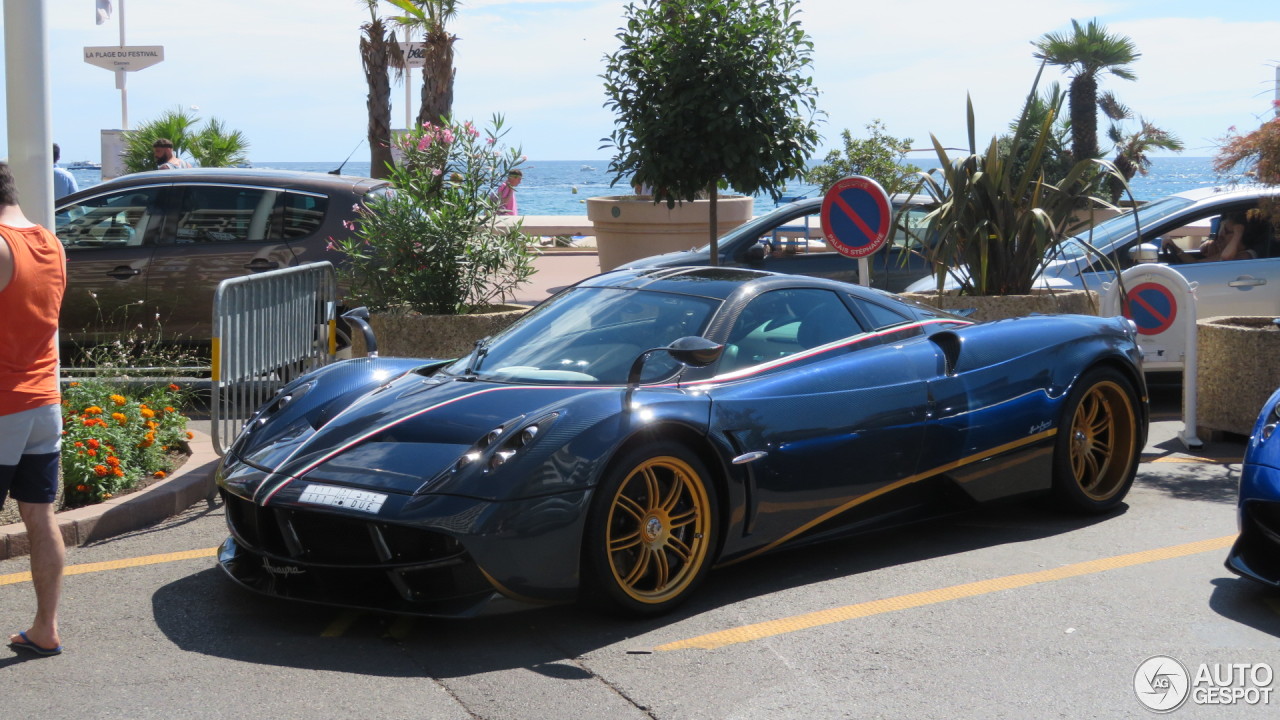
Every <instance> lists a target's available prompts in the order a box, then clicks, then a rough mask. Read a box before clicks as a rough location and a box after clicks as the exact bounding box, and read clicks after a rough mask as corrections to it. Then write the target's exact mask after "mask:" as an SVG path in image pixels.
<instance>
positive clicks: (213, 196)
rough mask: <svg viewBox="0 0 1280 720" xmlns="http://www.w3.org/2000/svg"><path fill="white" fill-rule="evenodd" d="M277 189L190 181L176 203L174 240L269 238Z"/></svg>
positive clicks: (199, 241)
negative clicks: (177, 205) (190, 183)
mask: <svg viewBox="0 0 1280 720" xmlns="http://www.w3.org/2000/svg"><path fill="white" fill-rule="evenodd" d="M283 194H284V193H283V192H282V191H280V190H266V189H263V188H252V187H234V186H229V185H190V186H187V187H186V188H184V190H183V194H182V200H181V202H180V203H179V211H178V223H177V229H176V234H175V238H176V242H177V243H178V244H179V245H183V244H189V243H228V242H245V241H253V240H272V239H277V238H273V237H272V235H274V234H275V233H273V232H272V224H271V217H272V213H273V212H274V210H275V208H276V205H277V203H279V202H280V199H281V198H280V196H281V195H283Z"/></svg>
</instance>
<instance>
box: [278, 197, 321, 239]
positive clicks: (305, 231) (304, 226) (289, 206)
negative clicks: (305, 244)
mask: <svg viewBox="0 0 1280 720" xmlns="http://www.w3.org/2000/svg"><path fill="white" fill-rule="evenodd" d="M328 208H329V198H327V197H325V196H323V195H310V194H303V193H296V192H290V193H285V195H284V237H285V238H302V237H307V236H308V235H311V234H312V233H314V232H316V231H317V230H319V229H320V226H321V225H322V224H323V223H324V214H325V212H326V211H327V210H328Z"/></svg>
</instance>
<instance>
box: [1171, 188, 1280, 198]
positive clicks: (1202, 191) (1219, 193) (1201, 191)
mask: <svg viewBox="0 0 1280 720" xmlns="http://www.w3.org/2000/svg"><path fill="white" fill-rule="evenodd" d="M1277 194H1280V188H1278V187H1271V186H1267V185H1222V186H1217V187H1202V188H1195V189H1194V190H1184V191H1182V192H1180V193H1174V194H1173V197H1180V198H1186V199H1187V200H1191V201H1193V202H1204V201H1206V200H1215V201H1216V200H1224V199H1226V200H1232V199H1240V200H1247V199H1251V198H1257V197H1264V196H1268V195H1277Z"/></svg>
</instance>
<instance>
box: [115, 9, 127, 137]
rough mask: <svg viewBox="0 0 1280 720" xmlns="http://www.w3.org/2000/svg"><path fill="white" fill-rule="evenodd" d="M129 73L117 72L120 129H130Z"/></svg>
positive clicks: (122, 25) (121, 38)
mask: <svg viewBox="0 0 1280 720" xmlns="http://www.w3.org/2000/svg"><path fill="white" fill-rule="evenodd" d="M119 3H120V15H119V17H120V47H124V0H119ZM128 76H129V73H127V72H125V71H124V70H117V71H116V88H117V89H119V90H120V129H121V130H128V129H129V90H128V88H127V87H126V83H125V78H126V77H128Z"/></svg>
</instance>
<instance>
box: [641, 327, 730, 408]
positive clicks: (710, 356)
mask: <svg viewBox="0 0 1280 720" xmlns="http://www.w3.org/2000/svg"><path fill="white" fill-rule="evenodd" d="M656 352H665V353H668V354H670V355H671V357H673V358H675V360H676V362H678V363H680V364H681V365H688V366H690V367H706V366H708V365H710V364H711V363H713V362H715V361H716V360H719V359H720V355H722V354H723V353H724V345H723V344H721V343H716V342H712V341H710V340H708V339H706V338H704V337H700V336H698V335H689V336H687V337H682V338H677V339H676V340H675V341H673V342H672V343H671V344H670V345H667V346H666V347H658V348H652V349H649V350H645V351H644V352H642V353H640V354H639V355H638V356H636V359H635V362H633V363H631V371H630V372H628V373H627V391H626V393H624V394H623V396H622V407H623V409H626V408H628V407H630V406H631V395H632V393H634V392H635V389H636V388H637V387H639V385H640V373H641V371H643V370H644V364H645V361H646V360H648V359H649V356H650V355H652V354H653V353H656Z"/></svg>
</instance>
